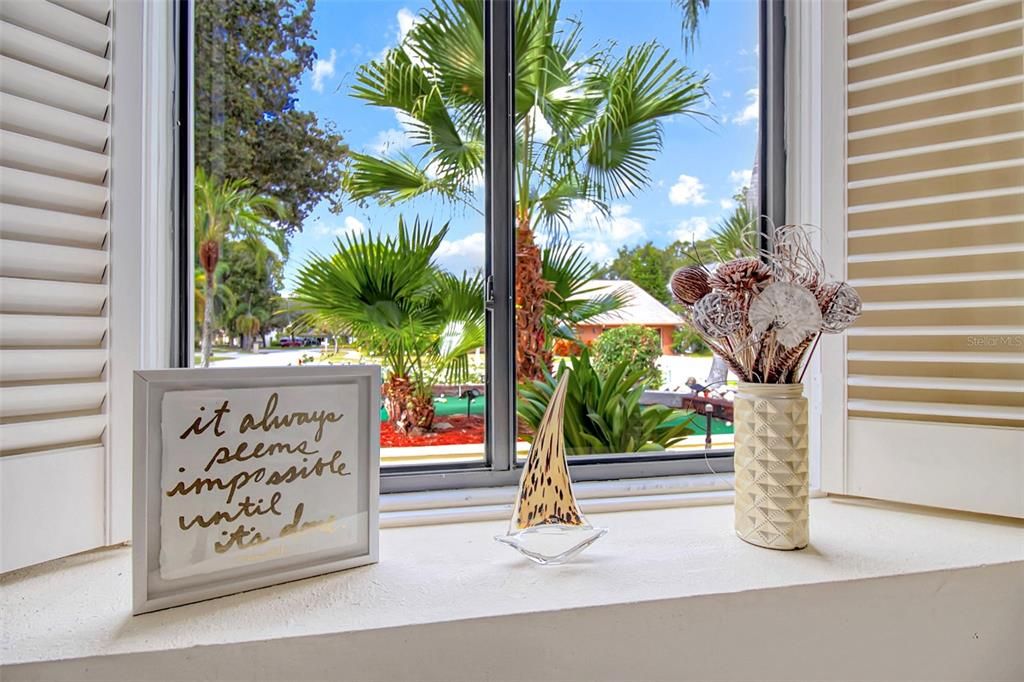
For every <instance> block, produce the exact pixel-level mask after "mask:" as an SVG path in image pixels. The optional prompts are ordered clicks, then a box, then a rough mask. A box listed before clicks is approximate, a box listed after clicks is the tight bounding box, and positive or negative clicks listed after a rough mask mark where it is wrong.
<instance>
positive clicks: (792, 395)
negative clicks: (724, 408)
mask: <svg viewBox="0 0 1024 682" xmlns="http://www.w3.org/2000/svg"><path fill="white" fill-rule="evenodd" d="M803 388H804V387H803V384H748V383H742V382H741V383H740V385H739V390H738V391H737V393H736V400H735V402H734V404H733V408H734V415H733V424H734V431H735V443H736V445H735V447H736V454H735V457H734V467H735V470H736V500H735V503H734V504H735V511H736V520H735V525H736V534H737V535H738V536H739V537H740V538H742V539H743V540H746V541H747V542H749V543H751V544H754V545H758V546H760V547H768V548H771V549H802V548H804V547H806V546H807V543H808V540H809V536H810V533H809V528H808V510H807V399H806V398H804V397H803Z"/></svg>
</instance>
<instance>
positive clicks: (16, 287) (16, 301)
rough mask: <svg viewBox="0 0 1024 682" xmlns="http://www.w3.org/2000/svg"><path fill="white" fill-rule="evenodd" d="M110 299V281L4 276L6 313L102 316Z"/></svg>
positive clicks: (0, 295)
mask: <svg viewBox="0 0 1024 682" xmlns="http://www.w3.org/2000/svg"><path fill="white" fill-rule="evenodd" d="M0 210H2V209H0ZM106 301H107V285H106V284H83V283H81V282H57V281H47V280H38V279H23V278H18V277H0V312H3V313H39V314H52V315H99V314H101V313H102V312H103V306H104V304H105V303H106Z"/></svg>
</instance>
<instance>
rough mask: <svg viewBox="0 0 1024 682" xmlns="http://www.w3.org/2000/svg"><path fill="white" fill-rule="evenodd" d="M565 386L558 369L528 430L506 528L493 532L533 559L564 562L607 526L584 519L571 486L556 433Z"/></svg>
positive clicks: (566, 379)
mask: <svg viewBox="0 0 1024 682" xmlns="http://www.w3.org/2000/svg"><path fill="white" fill-rule="evenodd" d="M568 386H569V372H568V371H564V372H562V379H561V381H559V382H558V387H557V388H555V392H554V393H553V394H552V395H551V401H550V402H549V403H548V407H547V409H546V410H545V411H544V417H543V419H541V421H540V426H538V427H537V433H535V434H534V437H533V444H532V445H531V446H530V455H529V457H527V460H526V466H525V467H524V468H523V475H522V476H521V477H520V479H519V491H518V493H517V495H516V506H515V509H513V510H512V520H511V521H510V522H509V525H508V533H506V534H505V535H498V536H497V537H495V538H494V539H495V540H497V541H498V542H503V543H505V544H506V545H510V546H512V547H514V548H515V549H517V550H518V551H519V552H520V553H521V554H523V556H525V557H527V558H529V559H531V560H532V561H536V562H537V563H539V564H560V563H564V562H566V561H568V560H569V559H571V558H572V557H574V556H576V555H577V554H579V553H580V552H582V551H583V550H584V549H586V548H587V547H589V546H590V545H592V544H593V543H594V541H595V540H597V539H598V538H599V537H601V536H602V535H604V534H605V533H606V532H607V530H606V529H604V528H595V527H594V526H591V525H590V524H589V523H587V520H586V518H585V517H584V516H583V512H581V511H580V507H579V505H578V504H577V503H576V496H575V495H573V492H572V481H571V480H570V479H569V467H568V465H567V464H566V461H565V435H564V434H563V433H562V424H563V421H564V415H565V393H566V390H567V389H568Z"/></svg>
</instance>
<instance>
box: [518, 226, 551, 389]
mask: <svg viewBox="0 0 1024 682" xmlns="http://www.w3.org/2000/svg"><path fill="white" fill-rule="evenodd" d="M518 223H519V224H518V226H517V228H516V379H517V381H519V383H523V382H526V381H532V380H534V379H540V378H542V377H543V376H544V370H545V369H547V368H549V366H550V364H551V351H550V350H546V349H545V347H544V346H545V341H546V339H545V334H544V296H545V295H546V294H547V293H548V291H550V290H551V283H550V282H548V281H545V280H544V278H543V266H542V260H541V254H540V248H539V247H538V246H537V244H536V243H534V240H533V230H531V229H530V221H529V219H528V218H525V217H520V218H519V220H518Z"/></svg>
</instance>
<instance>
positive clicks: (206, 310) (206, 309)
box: [202, 270, 215, 367]
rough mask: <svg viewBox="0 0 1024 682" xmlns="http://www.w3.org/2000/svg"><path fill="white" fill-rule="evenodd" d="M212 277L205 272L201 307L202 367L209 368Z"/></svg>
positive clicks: (211, 330)
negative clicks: (203, 296) (204, 286)
mask: <svg viewBox="0 0 1024 682" xmlns="http://www.w3.org/2000/svg"><path fill="white" fill-rule="evenodd" d="M214 277H215V275H214V274H213V273H212V272H210V271H209V270H207V271H206V305H204V306H203V346H202V349H203V351H202V352H203V354H202V366H203V367H209V366H210V340H211V339H210V337H211V336H212V335H213V297H214V286H215V283H214V281H213V278H214Z"/></svg>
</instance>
